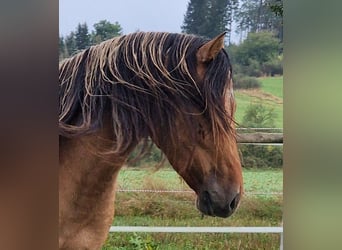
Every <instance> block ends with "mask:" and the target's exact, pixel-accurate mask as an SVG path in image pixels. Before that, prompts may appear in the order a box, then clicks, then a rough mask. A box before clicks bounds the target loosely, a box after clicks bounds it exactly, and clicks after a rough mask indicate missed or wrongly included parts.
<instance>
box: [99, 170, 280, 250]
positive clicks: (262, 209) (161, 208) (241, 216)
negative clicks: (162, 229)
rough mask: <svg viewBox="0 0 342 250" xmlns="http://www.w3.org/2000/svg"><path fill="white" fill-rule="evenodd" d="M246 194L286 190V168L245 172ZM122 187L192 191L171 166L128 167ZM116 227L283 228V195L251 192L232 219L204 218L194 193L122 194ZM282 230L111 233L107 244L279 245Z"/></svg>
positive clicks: (122, 246)
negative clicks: (196, 203)
mask: <svg viewBox="0 0 342 250" xmlns="http://www.w3.org/2000/svg"><path fill="white" fill-rule="evenodd" d="M243 175H244V183H245V191H246V192H281V191H282V171H281V170H271V169H267V170H244V171H243ZM118 185H119V188H120V187H121V188H122V187H125V188H126V189H161V190H189V188H188V187H187V185H186V184H185V183H184V182H183V181H181V180H180V178H179V177H178V175H177V173H176V172H175V171H173V170H169V169H161V170H159V171H157V172H154V171H153V170H151V169H143V170H142V169H140V170H136V169H123V170H121V171H120V174H119V177H118ZM116 196H117V198H116V212H115V213H116V215H115V219H114V221H113V225H116V226H118V225H120V226H279V225H280V223H281V221H282V201H283V200H282V195H276V196H252V195H245V196H244V197H243V199H242V201H241V204H240V207H239V209H238V210H237V211H236V212H235V213H234V214H233V215H232V216H231V217H229V218H228V219H222V218H214V217H209V216H204V217H202V216H201V214H200V213H199V211H198V210H197V209H196V208H195V200H196V196H195V194H193V193H136V192H128V193H126V192H117V195H116ZM279 240H280V239H279V234H238V233H231V234H218V233H201V234H200V233H184V234H179V233H111V234H110V235H109V237H108V239H107V241H106V243H105V245H104V247H103V248H102V249H103V250H109V249H111V250H112V249H122V250H123V249H163V250H164V249H170V250H173V249H174V250H178V249H186V250H188V249H189V250H190V249H278V248H279Z"/></svg>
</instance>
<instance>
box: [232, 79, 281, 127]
mask: <svg viewBox="0 0 342 250" xmlns="http://www.w3.org/2000/svg"><path fill="white" fill-rule="evenodd" d="M260 81H261V83H262V87H261V89H260V91H261V92H264V93H266V94H268V95H271V96H275V97H276V99H277V100H279V98H280V100H281V99H282V98H283V77H282V76H280V77H267V78H260ZM235 98H236V104H237V110H236V114H235V119H236V121H237V122H238V124H241V123H242V120H243V116H244V114H245V112H246V109H247V107H248V106H249V105H250V104H251V103H255V102H262V103H263V104H264V105H266V106H268V107H270V108H274V111H275V113H276V114H277V118H276V119H275V127H277V128H282V127H283V104H282V103H279V102H277V101H275V100H272V98H269V99H267V100H266V99H263V98H260V97H255V96H250V95H248V94H246V93H242V92H241V91H239V90H236V91H235Z"/></svg>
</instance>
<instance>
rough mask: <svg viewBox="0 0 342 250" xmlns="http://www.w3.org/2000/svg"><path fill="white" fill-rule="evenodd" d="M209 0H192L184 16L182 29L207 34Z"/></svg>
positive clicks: (187, 31) (186, 31) (192, 32)
mask: <svg viewBox="0 0 342 250" xmlns="http://www.w3.org/2000/svg"><path fill="white" fill-rule="evenodd" d="M208 10H209V0H190V2H189V3H188V7H187V11H186V13H185V16H184V21H183V25H182V27H181V28H182V31H183V32H185V33H188V34H196V35H200V36H206V32H207V21H206V20H207V16H208Z"/></svg>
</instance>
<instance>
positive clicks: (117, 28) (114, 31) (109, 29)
mask: <svg viewBox="0 0 342 250" xmlns="http://www.w3.org/2000/svg"><path fill="white" fill-rule="evenodd" d="M120 35H122V27H121V25H120V24H119V23H118V22H115V23H114V24H113V23H110V22H109V21H107V20H101V21H99V22H98V23H95V24H94V31H93V32H92V35H91V40H92V44H97V43H100V42H102V41H105V40H107V39H110V38H113V37H115V36H120Z"/></svg>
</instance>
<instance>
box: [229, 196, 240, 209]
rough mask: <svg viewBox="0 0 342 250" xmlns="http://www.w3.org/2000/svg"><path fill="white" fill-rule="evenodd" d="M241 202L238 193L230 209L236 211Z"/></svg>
mask: <svg viewBox="0 0 342 250" xmlns="http://www.w3.org/2000/svg"><path fill="white" fill-rule="evenodd" d="M239 201H240V193H238V194H237V195H236V196H235V197H234V199H233V200H232V201H231V202H230V204H229V208H230V209H231V210H234V209H236V207H237V205H238V204H239Z"/></svg>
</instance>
